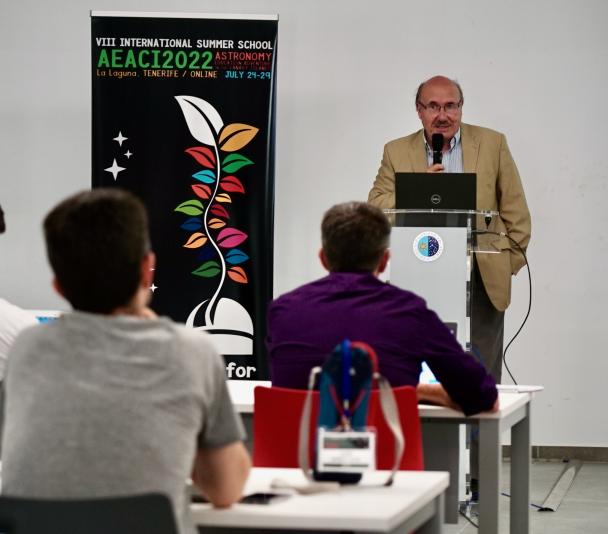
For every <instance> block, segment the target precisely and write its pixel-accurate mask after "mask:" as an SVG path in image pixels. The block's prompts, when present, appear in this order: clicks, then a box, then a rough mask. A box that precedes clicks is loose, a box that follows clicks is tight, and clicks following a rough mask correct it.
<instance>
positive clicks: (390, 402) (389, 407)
mask: <svg viewBox="0 0 608 534" xmlns="http://www.w3.org/2000/svg"><path fill="white" fill-rule="evenodd" d="M351 346H352V347H353V348H360V349H363V350H365V351H366V352H367V354H369V357H370V360H371V362H372V369H373V373H374V374H373V378H374V380H375V381H376V383H377V384H378V391H379V394H380V407H381V408H382V415H383V416H384V420H385V421H386V424H387V426H388V427H389V429H390V431H391V432H392V434H393V440H394V442H395V461H394V463H393V469H392V471H391V474H390V475H389V477H388V480H387V481H386V482H385V483H384V485H385V486H390V485H392V483H393V480H394V478H395V473H396V472H397V471H398V470H399V465H400V464H401V457H402V456H403V452H404V450H405V437H404V435H403V428H402V427H401V420H400V418H399V408H398V407H397V400H396V399H395V393H394V392H393V388H391V385H390V384H389V382H388V380H387V379H386V378H384V377H383V376H382V375H381V374H380V372H379V370H378V356H377V354H376V351H375V350H374V349H373V348H372V347H371V346H370V345H368V344H367V343H364V342H362V341H354V342H353V343H352V344H351Z"/></svg>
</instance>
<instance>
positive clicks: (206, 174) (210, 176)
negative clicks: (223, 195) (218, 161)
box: [192, 169, 215, 184]
mask: <svg viewBox="0 0 608 534" xmlns="http://www.w3.org/2000/svg"><path fill="white" fill-rule="evenodd" d="M192 178H196V179H197V180H198V181H199V182H203V183H204V184H212V183H213V182H215V173H214V172H213V171H210V170H209V169H205V170H204V171H198V172H195V173H194V174H193V175H192Z"/></svg>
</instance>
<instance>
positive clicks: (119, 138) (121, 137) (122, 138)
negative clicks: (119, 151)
mask: <svg viewBox="0 0 608 534" xmlns="http://www.w3.org/2000/svg"><path fill="white" fill-rule="evenodd" d="M127 139H129V138H128V137H124V136H123V135H122V132H118V135H117V136H116V137H115V138H114V141H116V142H117V143H118V146H122V142H123V141H126V140H127Z"/></svg>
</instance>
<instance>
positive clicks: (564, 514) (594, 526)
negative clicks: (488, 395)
mask: <svg viewBox="0 0 608 534" xmlns="http://www.w3.org/2000/svg"><path fill="white" fill-rule="evenodd" d="M509 467H510V466H509V464H508V462H505V463H504V464H503V471H502V483H503V491H504V492H505V493H508V491H509V489H508V488H509ZM563 467H564V465H563V463H561V462H555V461H535V462H534V463H533V464H532V471H531V473H532V474H531V482H532V484H531V500H532V503H534V504H538V505H540V504H542V503H543V501H544V500H545V497H546V496H547V494H548V493H549V491H550V490H551V488H552V487H553V484H554V482H555V481H556V479H557V477H558V476H559V475H560V473H561V472H562V469H563ZM500 504H501V511H500V513H501V518H500V532H501V534H503V533H504V534H507V533H508V532H509V498H508V497H501V503H500ZM473 519H474V520H475V518H473ZM530 525H531V528H530V532H531V533H532V534H608V463H585V464H583V466H582V467H581V469H580V471H579V473H578V475H577V477H576V478H575V479H574V482H573V484H572V486H571V487H570V490H569V491H568V493H567V494H566V496H565V497H564V500H563V501H562V504H561V506H560V507H559V508H558V509H557V511H556V512H539V511H538V510H537V509H535V508H531V510H530ZM444 532H445V534H474V533H477V529H476V528H475V527H474V526H472V525H470V524H469V523H468V522H467V520H466V519H465V518H463V517H460V518H459V521H458V525H445V527H444Z"/></svg>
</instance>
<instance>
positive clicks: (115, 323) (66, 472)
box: [2, 189, 250, 534]
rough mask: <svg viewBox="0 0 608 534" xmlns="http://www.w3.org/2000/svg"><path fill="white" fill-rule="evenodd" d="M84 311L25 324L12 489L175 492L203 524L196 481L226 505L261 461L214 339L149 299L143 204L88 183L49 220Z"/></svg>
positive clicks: (58, 279)
mask: <svg viewBox="0 0 608 534" xmlns="http://www.w3.org/2000/svg"><path fill="white" fill-rule="evenodd" d="M44 233H45V238H46V246H47V252H48V258H49V261H50V264H51V267H52V269H53V272H54V275H55V279H54V281H53V284H54V286H55V288H56V289H57V291H58V292H59V293H60V294H61V295H63V296H64V297H65V298H66V299H67V300H68V301H69V302H70V304H71V305H72V307H73V309H74V311H73V313H69V314H65V315H63V316H62V317H60V318H59V319H58V320H57V321H54V322H52V323H49V324H46V325H39V326H34V327H32V328H30V329H28V330H25V331H24V332H23V333H22V334H21V335H20V336H19V337H18V338H17V340H16V342H15V344H14V345H13V348H12V350H11V353H10V357H9V363H8V368H7V374H6V382H5V383H6V390H5V391H6V399H5V418H4V435H3V441H2V492H3V493H5V494H7V495H12V496H20V497H37V498H88V497H104V496H118V495H130V494H138V493H139V494H140V493H146V492H156V493H163V494H165V495H167V496H168V497H169V498H170V499H171V501H172V503H173V508H174V510H175V515H176V519H177V523H178V526H179V531H180V532H181V533H182V534H185V533H193V532H195V529H194V526H193V525H192V523H191V520H190V517H189V512H188V509H189V504H190V500H189V498H188V495H187V491H186V480H187V479H188V477H190V476H192V479H193V481H194V484H195V485H196V486H197V487H198V489H200V490H201V492H202V493H203V494H204V495H205V496H206V497H207V498H208V500H209V501H211V502H212V503H213V504H215V505H216V506H229V505H230V504H232V503H233V502H235V501H236V500H238V499H239V497H240V496H241V491H242V488H243V485H244V482H245V480H246V478H247V475H248V473H249V466H250V462H249V456H248V454H247V452H246V450H245V448H244V446H243V443H242V442H241V440H242V439H243V437H244V432H243V430H242V426H241V423H240V420H239V419H238V417H237V415H236V414H235V413H234V411H233V408H232V403H231V401H230V397H229V394H228V390H227V386H226V380H225V370H224V364H223V360H222V358H221V356H220V355H218V354H217V352H216V351H215V350H214V348H213V347H212V345H211V343H210V341H209V338H208V337H207V336H206V335H205V334H202V333H201V332H194V331H192V330H188V329H186V328H185V327H184V326H181V325H178V324H176V323H174V322H172V321H171V320H169V319H167V318H158V317H156V315H155V314H154V312H153V311H152V310H150V309H149V308H148V302H149V299H150V289H149V288H150V285H151V283H152V274H153V269H154V254H153V253H152V252H151V250H150V243H149V238H148V221H147V215H146V212H145V209H144V206H143V205H142V203H141V202H140V201H139V200H138V199H137V198H136V197H134V196H133V195H131V194H130V193H127V192H125V191H120V190H118V189H105V190H104V189H96V190H93V191H89V192H83V193H79V194H77V195H75V196H72V197H70V198H68V199H67V200H65V201H63V202H62V203H60V204H59V205H58V206H57V207H55V208H54V209H53V210H52V211H51V212H50V213H49V214H48V216H47V217H46V219H45V221H44Z"/></svg>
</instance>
